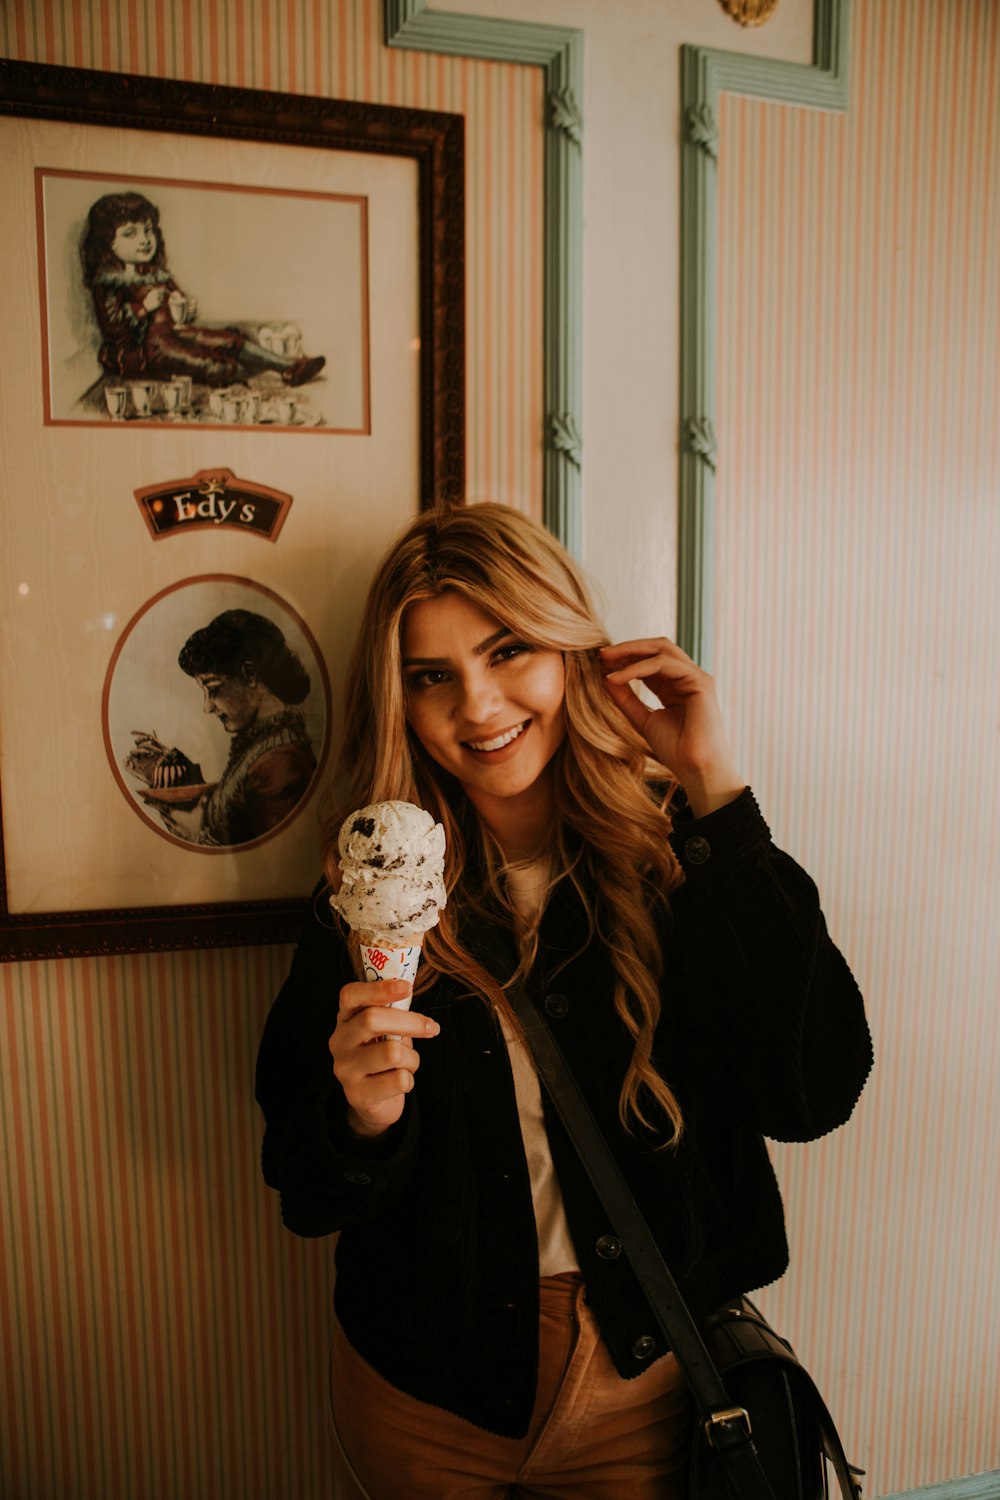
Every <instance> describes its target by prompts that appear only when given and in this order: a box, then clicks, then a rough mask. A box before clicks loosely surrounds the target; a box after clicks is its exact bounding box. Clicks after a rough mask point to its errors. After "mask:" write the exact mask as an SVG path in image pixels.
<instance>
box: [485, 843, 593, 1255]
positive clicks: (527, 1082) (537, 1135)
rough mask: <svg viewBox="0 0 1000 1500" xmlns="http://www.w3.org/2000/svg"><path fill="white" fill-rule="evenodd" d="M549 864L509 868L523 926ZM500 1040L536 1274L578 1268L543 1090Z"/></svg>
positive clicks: (518, 1054)
mask: <svg viewBox="0 0 1000 1500" xmlns="http://www.w3.org/2000/svg"><path fill="white" fill-rule="evenodd" d="M546 880H547V870H546V866H545V862H544V861H542V860H540V861H539V862H538V863H537V864H533V865H516V866H513V867H512V868H510V869H509V870H508V872H507V889H508V891H509V893H510V899H511V901H512V902H513V904H514V907H515V909H516V911H517V914H518V916H519V917H520V918H521V921H522V922H523V923H524V924H525V926H530V925H532V924H533V923H535V922H536V921H537V920H538V917H539V914H540V910H541V904H542V897H543V895H544V893H545V885H546ZM503 1034H504V1041H505V1042H506V1043H507V1052H508V1054H509V1056H510V1066H511V1070H512V1072H513V1074H514V1094H515V1097H516V1099H517V1113H518V1117H519V1119H520V1122H521V1136H522V1139H523V1141H524V1154H525V1156H526V1158H527V1161H528V1175H529V1177H530V1179H531V1197H532V1202H533V1203H534V1206H535V1225H536V1228H537V1231H538V1274H539V1275H540V1276H558V1275H559V1274H560V1272H562V1271H578V1270H579V1269H580V1266H579V1263H578V1261H577V1258H576V1251H575V1249H574V1248H573V1240H572V1237H571V1235H570V1232H569V1224H568V1222H567V1220H566V1209H565V1208H564V1206H563V1198H562V1192H561V1190H560V1187H559V1181H558V1179H557V1177H556V1174H555V1168H554V1167H553V1165H552V1153H551V1152H550V1150H549V1138H548V1134H547V1133H546V1129H545V1117H544V1114H543V1112H542V1090H541V1085H540V1084H539V1082H538V1074H537V1073H536V1072H535V1066H534V1063H533V1062H532V1061H531V1058H530V1057H529V1056H528V1054H527V1053H526V1052H525V1050H524V1047H523V1046H522V1044H521V1043H520V1042H519V1041H517V1040H516V1039H515V1038H514V1037H513V1036H512V1035H511V1034H510V1031H509V1028H508V1027H507V1025H506V1023H504V1025H503Z"/></svg>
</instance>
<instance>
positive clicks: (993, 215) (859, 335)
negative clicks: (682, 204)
mask: <svg viewBox="0 0 1000 1500" xmlns="http://www.w3.org/2000/svg"><path fill="white" fill-rule="evenodd" d="M998 83H1000V7H997V6H996V5H995V4H993V3H990V0H962V3H940V0H854V6H853V35H852V40H851V105H850V109H849V112H848V114H847V116H846V117H844V118H841V117H834V116H828V115H823V114H818V113H817V114H809V113H806V112H800V111H797V110H790V109H787V108H783V107H778V106H771V105H762V104H758V103H754V102H751V101H748V100H741V99H736V98H732V97H728V98H726V99H725V101H724V106H723V116H722V122H721V123H722V131H721V134H722V143H723V149H722V158H721V172H720V246H721V254H720V288H719V291H720V306H719V328H720V349H719V361H720V363H719V489H718V538H719V541H718V576H717V579H716V597H717V601H718V605H717V623H716V629H717V637H716V639H717V648H716V672H717V675H718V677H719V679H720V682H721V683H722V687H723V692H724V694H725V696H726V697H727V699H728V702H729V706H730V708H731V717H732V721H733V723H734V724H735V725H737V726H738V732H739V737H740V749H741V752H742V757H743V759H744V761H745V763H746V764H748V765H749V766H750V768H751V771H752V774H753V777H754V780H755V782H756V783H757V785H758V787H759V789H760V793H761V796H762V802H763V805H764V806H765V808H766V809H767V812H768V815H769V818H770V820H771V822H772V824H773V826H774V829H775V833H776V836H777V838H778V841H779V842H780V843H782V844H783V846H784V847H786V848H788V849H789V850H790V852H792V853H793V854H795V855H796V856H797V857H798V858H800V859H801V860H802V862H803V864H805V866H806V867H807V868H808V869H809V871H810V872H811V873H812V874H814V875H815V877H816V878H817V880H818V882H819V884H820V888H821V890H822V891H823V894H824V900H825V905H826V907H827V910H828V913H829V916H830V921H831V925H832V927H833V929H834V933H835V936H836V937H837V938H838V940H839V941H840V942H841V943H842V945H843V947H844V949H845V951H846V952H847V954H848V955H849V956H850V958H851V960H852V962H853V964H854V967H855V969H856V971H857V973H858V977H859V979H860V981H861V985H862V988H863V990H864V992H865V994H866V996H867V997H868V999H869V1002H870V1010H871V1016H872V1022H873V1028H874V1031H875V1035H876V1053H877V1066H876V1073H875V1075H874V1078H873V1080H872V1082H871V1084H870V1085H869V1088H868V1090H867V1091H866V1094H865V1096H864V1097H863V1099H862V1103H861V1105H860V1107H859V1110H858V1112H857V1115H856V1118H855V1121H854V1123H853V1124H852V1125H851V1126H850V1127H849V1129H848V1130H847V1131H845V1132H843V1133H842V1134H840V1135H838V1136H835V1137H832V1138H831V1139H830V1140H828V1141H825V1142H822V1143H820V1144H819V1145H817V1146H813V1147H807V1148H802V1147H779V1148H776V1150H775V1156H776V1160H777V1163H778V1166H779V1170H780V1175H781V1178H782V1183H783V1187H784V1189H785V1193H786V1198H787V1201H788V1204H789V1208H790V1227H791V1231H792V1270H791V1272H790V1273H789V1275H788V1277H787V1278H786V1279H785V1280H784V1281H783V1282H782V1283H781V1285H780V1286H779V1287H778V1288H777V1289H775V1291H774V1292H772V1293H770V1294H768V1296H767V1297H766V1305H767V1307H768V1308H769V1310H771V1311H772V1312H773V1313H774V1314H775V1316H776V1318H777V1320H778V1321H779V1323H783V1324H786V1325H787V1326H788V1327H789V1328H790V1329H794V1331H795V1336H796V1341H797V1343H798V1345H799V1346H800V1352H801V1353H803V1354H804V1355H805V1356H806V1358H807V1360H808V1361H809V1362H811V1363H812V1364H813V1365H814V1366H815V1368H816V1370H817V1373H818V1374H820V1375H821V1381H822V1384H823V1385H824V1387H825V1388H826V1390H827V1391H828V1392H829V1395H830V1399H831V1403H832V1405H833V1406H834V1409H835V1411H836V1414H837V1416H838V1418H839V1419H840V1421H841V1422H842V1425H843V1428H844V1431H845V1433H847V1434H849V1436H850V1442H851V1451H852V1453H856V1454H857V1455H858V1459H859V1461H860V1462H861V1463H862V1464H864V1465H865V1466H866V1467H867V1468H868V1469H869V1478H868V1481H867V1482H866V1485H865V1491H866V1493H873V1494H876V1495H880V1494H886V1493H888V1492H890V1491H894V1490H898V1489H903V1488H909V1487H910V1486H916V1485H918V1484H928V1483H930V1482H931V1481H933V1480H940V1479H944V1478H946V1477H949V1476H953V1475H958V1474H966V1473H970V1472H974V1471H978V1470H985V1469H993V1468H996V1467H998V1466H1000V1438H998V1433H997V1423H996V1413H997V1411H998V1410H1000V1384H998V1371H1000V1296H998V1292H997V1278H996V1254H997V1252H996V1247H997V1244H998V1243H1000V1198H998V1195H997V1193H996V1191H995V1177H996V1174H995V1167H991V1166H990V1165H989V1163H991V1162H992V1163H995V1162H996V1160H997V1157H998V1154H1000V1116H998V1113H997V1110H996V1108H995V1091H996V1079H997V1076H998V1074H1000V1034H998V1029H997V998H998V994H997V974H998V972H1000V928H998V925H997V921H996V913H997V911H998V910H1000V903H998V897H1000V792H998V783H997V777H996V745H997V725H998V723H1000V693H998V683H1000V603H998V595H997V590H996V576H997V564H998V560H1000V509H998V507H997V482H998V480H997V476H998V474H1000V423H998V421H997V413H998V411H1000V375H998V367H997V360H996V347H997V333H998V330H1000V285H998V279H997V274H996V269H997V255H996V247H997V244H998V227H1000V224H998V220H1000V179H998V177H997V172H996V162H997V159H998V152H1000V94H998Z"/></svg>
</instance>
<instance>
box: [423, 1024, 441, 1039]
mask: <svg viewBox="0 0 1000 1500" xmlns="http://www.w3.org/2000/svg"><path fill="white" fill-rule="evenodd" d="M440 1030H441V1028H440V1026H439V1025H438V1023H437V1022H436V1021H428V1022H427V1031H426V1035H427V1036H437V1034H438V1032H439V1031H440Z"/></svg>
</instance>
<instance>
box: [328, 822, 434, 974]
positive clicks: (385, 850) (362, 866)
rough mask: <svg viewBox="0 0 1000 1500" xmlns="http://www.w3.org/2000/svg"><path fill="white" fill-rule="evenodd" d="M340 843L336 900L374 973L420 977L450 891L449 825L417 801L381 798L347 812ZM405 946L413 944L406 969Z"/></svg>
mask: <svg viewBox="0 0 1000 1500" xmlns="http://www.w3.org/2000/svg"><path fill="white" fill-rule="evenodd" d="M337 849H338V853H339V855H340V861H339V862H340V868H341V871H342V872H343V877H344V878H343V881H342V882H341V886H340V890H339V891H337V892H336V894H335V895H333V896H331V897H330V905H331V906H332V907H333V909H334V911H336V912H339V913H340V915H341V916H342V917H343V918H344V920H345V922H346V923H347V924H348V926H349V927H350V928H351V929H352V930H353V931H355V932H357V933H358V934H359V936H360V938H361V948H362V957H363V959H364V962H365V974H366V977H367V978H371V979H390V978H405V979H412V977H413V975H414V974H415V973H416V968H417V962H418V961H419V957H420V944H421V942H422V941H423V936H424V933H425V932H427V931H428V929H429V928H431V927H434V926H435V925H436V924H437V920H438V914H439V912H440V910H441V907H442V906H444V905H445V901H446V899H447V897H446V892H445V886H444V829H443V828H442V826H441V824H440V823H435V821H434V819H433V818H432V817H431V815H430V813H428V812H425V811H424V809H423V808H422V807H416V806H414V804H413V803H412V802H375V803H372V805H371V806H369V807H362V808H359V809H358V811H357V812H353V813H351V815H350V817H349V818H347V819H345V821H344V824H343V827H342V828H341V830H340V837H339V839H338V841H337ZM389 950H395V954H394V953H393V952H390V951H389ZM401 950H413V952H412V957H411V958H410V959H409V960H408V961H406V963H405V964H404V968H405V970H406V972H401V971H400V968H399V962H400V958H399V956H398V955H399V954H400V952H401Z"/></svg>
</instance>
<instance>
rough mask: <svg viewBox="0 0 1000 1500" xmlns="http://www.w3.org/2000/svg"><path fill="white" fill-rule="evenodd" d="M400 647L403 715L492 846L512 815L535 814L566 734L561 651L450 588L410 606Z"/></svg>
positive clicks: (542, 808) (545, 798)
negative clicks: (526, 636) (530, 639)
mask: <svg viewBox="0 0 1000 1500" xmlns="http://www.w3.org/2000/svg"><path fill="white" fill-rule="evenodd" d="M401 644H402V656H403V679H404V684H405V687H406V703H407V719H408V720H409V723H410V725H411V727H412V729H413V732H414V733H415V735H416V736H417V738H418V740H419V741H420V743H421V744H422V745H423V747H424V749H425V750H426V751H427V754H428V755H429V756H430V757H431V758H432V760H435V761H436V762H437V764H438V765H439V766H442V767H443V768H444V769H445V770H446V771H450V772H451V774H452V775H453V776H455V777H457V778H458V780H459V781H460V782H461V783H462V786H463V787H464V788H465V791H466V794H467V795H468V797H469V800H470V801H471V802H472V804H473V806H474V807H475V808H476V809H477V811H478V812H479V814H480V816H481V817H482V818H483V819H484V821H485V822H486V823H487V825H488V826H489V827H490V828H492V829H493V832H494V833H495V834H496V835H497V837H498V838H499V839H500V842H501V844H503V843H504V834H503V829H504V827H505V826H506V825H507V824H508V823H509V821H510V819H511V817H512V816H518V815H519V814H523V812H524V811H526V810H528V809H531V810H534V811H535V812H536V813H537V816H538V817H539V818H544V817H545V816H546V814H547V811H548V809H549V807H550V806H551V791H550V780H549V771H550V767H551V762H552V757H553V756H554V755H555V753H556V751H557V750H558V748H559V746H560V745H561V744H562V742H563V739H564V738H565V734H566V725H565V719H564V714H563V700H564V697H565V686H566V674H565V668H564V666H563V658H562V653H561V652H559V651H552V650H547V649H545V648H543V647H538V646H531V645H529V644H528V643H527V642H526V641H524V640H523V639H522V638H521V637H520V636H518V635H517V634H516V633H515V632H514V631H511V630H508V629H507V627H506V626H505V625H503V624H502V623H501V622H500V621H499V620H498V619H496V617H495V616H493V615H491V614H488V613H487V612H486V611H485V610H483V609H481V608H480V607H479V606H478V605H477V604H474V603H473V602H472V601H471V600H470V599H467V598H465V596H464V595H463V594H459V593H456V592H454V591H453V590H449V591H446V592H445V593H443V594H441V595H440V596H439V597H438V598H436V599H422V600H420V601H419V602H418V603H416V604H413V605H411V606H410V608H409V609H408V610H407V612H406V616H405V618H404V621H403V632H402V642H401ZM543 831H544V830H543V829H540V830H539V832H543Z"/></svg>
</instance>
